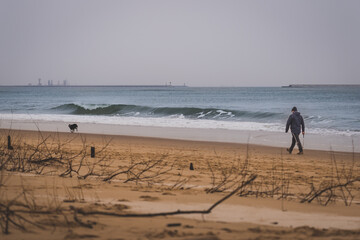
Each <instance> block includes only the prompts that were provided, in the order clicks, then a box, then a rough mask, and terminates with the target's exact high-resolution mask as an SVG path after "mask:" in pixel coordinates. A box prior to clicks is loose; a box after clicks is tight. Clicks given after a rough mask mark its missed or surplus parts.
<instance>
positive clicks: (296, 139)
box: [289, 133, 303, 152]
mask: <svg viewBox="0 0 360 240" xmlns="http://www.w3.org/2000/svg"><path fill="white" fill-rule="evenodd" d="M291 134H292V143H291V146H290V148H289V152H292V150H293V149H294V147H295V143H297V145H298V148H299V151H300V152H302V151H303V148H302V145H301V142H300V138H299V134H297V133H291Z"/></svg>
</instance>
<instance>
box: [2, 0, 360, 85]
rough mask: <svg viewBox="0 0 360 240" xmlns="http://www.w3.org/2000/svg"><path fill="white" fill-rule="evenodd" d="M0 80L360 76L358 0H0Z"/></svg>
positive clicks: (265, 80) (351, 80)
mask: <svg viewBox="0 0 360 240" xmlns="http://www.w3.org/2000/svg"><path fill="white" fill-rule="evenodd" d="M0 35H1V36H0V84H1V85H9V84H15V85H19V84H28V83H32V84H37V80H38V78H41V79H42V82H43V83H45V84H47V81H48V80H53V81H54V83H57V82H58V81H61V82H62V81H63V80H65V79H66V80H68V82H70V84H72V85H78V84H119V85H124V84H165V83H166V82H172V84H173V85H174V84H176V85H182V84H184V83H186V84H187V85H188V86H280V85H288V84H293V83H299V84H300V83H306V84H310V83H312V84H342V83H343V84H360V1H359V0H354V1H349V0H339V1H331V0H323V1H321V0H317V1H313V0H309V1H306V0H300V1H291V0H283V1H267V0H266V1H254V0H249V1H241V0H238V1H230V0H221V1H210V0H207V1H206V0H204V1H203V0H179V1H172V0H164V1H157V0H152V1H150V0H144V1H136V0H128V1H122V0H113V1H111V0H96V1H93V0H58V1H55V0H0Z"/></svg>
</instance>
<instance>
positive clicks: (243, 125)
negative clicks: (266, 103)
mask: <svg viewBox="0 0 360 240" xmlns="http://www.w3.org/2000/svg"><path fill="white" fill-rule="evenodd" d="M1 119H3V120H16V121H24V122H36V121H49V122H52V121H58V122H64V123H74V122H76V123H100V124H112V125H124V126H144V127H172V128H195V129H225V130H247V131H267V132H284V130H285V126H283V125H280V124H278V123H259V122H240V121H221V120H211V119H187V118H185V117H184V116H183V115H182V114H181V115H172V116H168V117H161V118H151V117H133V116H126V117H125V116H92V115H86V116H85V115H66V114H34V115H30V114H2V115H1V118H0V120H1ZM306 132H307V133H313V134H319V135H343V136H355V135H356V136H359V135H360V133H359V132H353V131H337V130H332V129H320V128H308V129H306Z"/></svg>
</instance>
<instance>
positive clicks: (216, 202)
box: [0, 129, 360, 239]
mask: <svg viewBox="0 0 360 240" xmlns="http://www.w3.org/2000/svg"><path fill="white" fill-rule="evenodd" d="M0 132H1V138H0V170H1V171H0V227H1V233H0V236H1V239H50V238H51V239H295V238H296V239H308V238H312V239H335V238H336V239H358V238H359V236H360V201H359V200H360V161H359V159H360V154H359V153H356V152H332V151H315V150H308V151H306V154H305V155H302V156H298V155H289V154H287V153H286V151H284V149H281V148H275V147H266V146H257V145H250V144H247V145H246V144H231V143H214V142H195V141H180V140H169V139H155V138H141V137H128V136H106V135H94V134H82V133H74V134H71V133H58V132H56V133H55V132H41V131H17V130H9V129H1V130H0ZM9 136H10V138H11V139H10V142H9V139H8V137H9ZM92 147H94V148H95V149H94V150H95V151H94V152H93V154H94V155H93V156H92V152H91V148H92ZM190 165H192V167H193V170H191V169H190Z"/></svg>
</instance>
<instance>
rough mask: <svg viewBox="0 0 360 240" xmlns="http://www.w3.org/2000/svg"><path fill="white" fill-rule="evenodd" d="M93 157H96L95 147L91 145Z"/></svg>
mask: <svg viewBox="0 0 360 240" xmlns="http://www.w3.org/2000/svg"><path fill="white" fill-rule="evenodd" d="M91 157H92V158H94V157H95V147H91Z"/></svg>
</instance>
